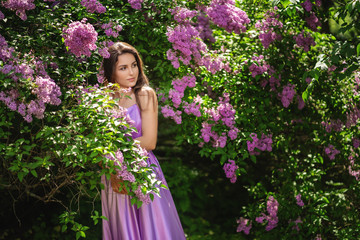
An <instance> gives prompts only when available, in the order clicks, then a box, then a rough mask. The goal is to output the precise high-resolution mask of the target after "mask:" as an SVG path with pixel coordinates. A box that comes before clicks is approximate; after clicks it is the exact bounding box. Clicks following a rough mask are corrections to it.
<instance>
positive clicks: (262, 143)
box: [247, 133, 273, 155]
mask: <svg viewBox="0 0 360 240" xmlns="http://www.w3.org/2000/svg"><path fill="white" fill-rule="evenodd" d="M250 137H251V138H252V140H253V141H252V142H251V141H249V140H248V141H247V148H248V151H249V153H250V154H251V155H259V154H260V152H258V151H256V149H255V148H257V149H258V150H260V151H268V152H271V151H272V146H271V145H272V143H273V141H272V139H271V137H272V135H271V134H270V135H268V136H266V135H265V134H264V133H263V134H262V135H261V139H258V137H257V134H256V133H251V134H250Z"/></svg>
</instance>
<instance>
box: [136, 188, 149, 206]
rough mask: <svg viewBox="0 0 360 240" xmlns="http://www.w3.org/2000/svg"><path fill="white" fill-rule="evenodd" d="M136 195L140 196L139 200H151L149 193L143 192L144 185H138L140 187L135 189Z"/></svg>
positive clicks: (147, 201) (144, 201) (146, 201)
mask: <svg viewBox="0 0 360 240" xmlns="http://www.w3.org/2000/svg"><path fill="white" fill-rule="evenodd" d="M134 193H135V195H136V197H138V198H139V200H140V201H141V202H143V203H145V204H148V203H150V202H151V199H150V195H149V193H145V194H144V193H143V191H142V187H141V186H138V188H137V189H136V190H135V191H134Z"/></svg>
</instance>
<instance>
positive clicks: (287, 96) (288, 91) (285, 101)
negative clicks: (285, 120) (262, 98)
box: [279, 83, 296, 108]
mask: <svg viewBox="0 0 360 240" xmlns="http://www.w3.org/2000/svg"><path fill="white" fill-rule="evenodd" d="M295 93H296V92H295V85H294V84H291V83H289V84H288V85H286V86H285V87H284V88H283V90H282V92H281V94H279V97H280V98H281V103H282V105H283V106H284V107H285V108H288V107H289V105H290V103H291V102H292V100H293V98H294V96H295Z"/></svg>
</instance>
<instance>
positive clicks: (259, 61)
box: [249, 55, 270, 77]
mask: <svg viewBox="0 0 360 240" xmlns="http://www.w3.org/2000/svg"><path fill="white" fill-rule="evenodd" d="M252 60H253V64H251V66H250V67H249V70H250V72H251V76H252V77H256V76H257V75H261V74H263V73H264V72H266V71H267V70H269V69H270V65H268V64H267V63H266V62H265V61H264V56H263V55H260V56H253V57H252Z"/></svg>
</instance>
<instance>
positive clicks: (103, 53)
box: [98, 41, 114, 83]
mask: <svg viewBox="0 0 360 240" xmlns="http://www.w3.org/2000/svg"><path fill="white" fill-rule="evenodd" d="M113 44H114V42H113V41H103V42H100V46H102V47H100V46H99V50H98V51H99V54H100V55H101V56H102V57H103V58H109V57H110V53H109V51H108V48H109V47H110V46H112V45H113ZM100 69H101V70H100V71H103V69H102V68H100ZM100 74H101V75H102V80H100V79H101V78H100V77H98V79H99V80H100V81H99V82H100V83H102V82H103V81H104V75H103V72H102V73H100Z"/></svg>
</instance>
